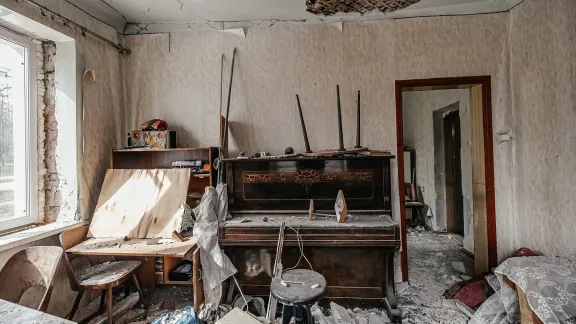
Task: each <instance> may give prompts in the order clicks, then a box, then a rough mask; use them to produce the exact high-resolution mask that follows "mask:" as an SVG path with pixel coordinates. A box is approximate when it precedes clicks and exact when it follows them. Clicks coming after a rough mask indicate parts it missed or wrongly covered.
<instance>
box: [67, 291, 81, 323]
mask: <svg viewBox="0 0 576 324" xmlns="http://www.w3.org/2000/svg"><path fill="white" fill-rule="evenodd" d="M83 295H84V289H82V288H80V289H79V290H78V295H76V299H75V300H74V305H73V306H72V310H71V311H70V314H69V315H68V319H69V320H72V319H73V318H74V314H76V311H77V310H78V305H80V300H82V296H83Z"/></svg>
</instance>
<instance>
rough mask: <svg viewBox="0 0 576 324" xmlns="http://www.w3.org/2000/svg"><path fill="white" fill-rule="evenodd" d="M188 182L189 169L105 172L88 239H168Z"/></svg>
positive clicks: (177, 220)
mask: <svg viewBox="0 0 576 324" xmlns="http://www.w3.org/2000/svg"><path fill="white" fill-rule="evenodd" d="M189 182H190V170H189V169H152V170H140V169H134V170H125V169H123V170H119V169H109V170H108V171H107V172H106V176H105V178H104V184H103V185H102V191H101V192H100V197H99V198H98V204H97V207H96V211H95V212H94V216H93V218H92V222H91V224H90V229H89V231H88V237H116V238H123V237H128V238H155V237H165V238H170V237H171V235H172V232H173V231H174V230H179V229H180V228H179V226H180V222H181V216H182V213H183V210H184V206H183V205H184V203H185V201H186V197H187V191H188V189H187V188H188V184H189Z"/></svg>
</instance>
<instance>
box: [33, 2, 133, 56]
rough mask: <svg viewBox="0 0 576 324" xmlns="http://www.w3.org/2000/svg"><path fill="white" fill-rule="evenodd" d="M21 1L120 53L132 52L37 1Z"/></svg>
mask: <svg viewBox="0 0 576 324" xmlns="http://www.w3.org/2000/svg"><path fill="white" fill-rule="evenodd" d="M22 2H24V3H29V4H31V5H33V6H34V7H36V8H38V9H40V10H41V11H42V15H45V12H47V13H49V14H50V15H53V16H56V17H58V18H59V19H60V20H62V22H63V23H64V24H70V25H72V26H74V27H76V28H78V29H80V30H81V31H82V34H90V35H92V36H94V37H96V38H98V39H99V40H101V41H103V42H104V43H106V44H108V45H110V46H113V47H115V48H116V49H117V50H118V51H119V52H120V53H122V54H124V53H126V54H130V53H132V51H131V50H130V49H128V48H126V47H124V46H122V45H120V44H116V43H114V42H113V41H111V40H109V39H108V38H106V37H104V36H100V35H99V34H97V33H95V32H93V31H91V30H89V29H88V28H86V27H84V26H82V25H80V24H77V23H75V22H74V21H72V20H70V19H68V18H66V17H64V16H62V15H61V14H59V13H57V12H55V11H53V10H51V9H49V8H47V7H45V6H43V5H41V4H39V3H37V2H36V1H34V0H22Z"/></svg>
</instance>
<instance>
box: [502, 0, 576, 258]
mask: <svg viewBox="0 0 576 324" xmlns="http://www.w3.org/2000/svg"><path fill="white" fill-rule="evenodd" d="M510 21H511V30H510V50H511V63H510V71H511V73H510V83H511V85H512V89H511V90H512V91H511V98H512V117H513V125H514V127H513V128H512V130H513V131H512V136H513V140H512V145H513V160H512V164H513V169H512V170H513V179H514V180H513V187H514V201H515V209H516V213H515V219H514V223H512V225H513V226H511V227H510V228H509V231H510V233H511V234H512V235H511V236H513V237H515V238H516V241H515V242H514V243H515V244H516V246H527V247H529V248H532V249H535V250H537V251H539V252H542V253H544V254H562V253H576V235H574V233H576V199H574V191H575V190H574V186H575V184H576V131H575V129H574V127H575V125H576V64H575V63H576V2H575V1H573V0H554V1H543V0H540V1H525V2H524V3H523V4H522V5H521V6H518V7H517V8H516V9H514V10H512V12H511V13H510ZM510 144H511V143H510V142H507V143H503V144H501V145H499V146H500V147H505V146H510Z"/></svg>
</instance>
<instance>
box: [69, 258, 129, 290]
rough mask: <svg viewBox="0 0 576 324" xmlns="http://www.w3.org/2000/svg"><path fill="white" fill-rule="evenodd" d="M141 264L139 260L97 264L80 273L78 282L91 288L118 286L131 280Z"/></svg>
mask: <svg viewBox="0 0 576 324" xmlns="http://www.w3.org/2000/svg"><path fill="white" fill-rule="evenodd" d="M139 266H140V262H139V261H116V262H107V263H102V264H97V265H95V266H93V267H92V268H90V269H88V270H87V271H86V272H84V273H82V275H80V277H79V278H78V284H79V285H80V286H82V287H83V288H85V289H90V290H101V289H102V290H103V289H108V288H112V287H116V286H118V285H119V284H121V283H123V282H125V281H127V280H129V279H130V278H131V275H132V274H133V273H134V272H135V271H136V269H137V268H138V267H139Z"/></svg>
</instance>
